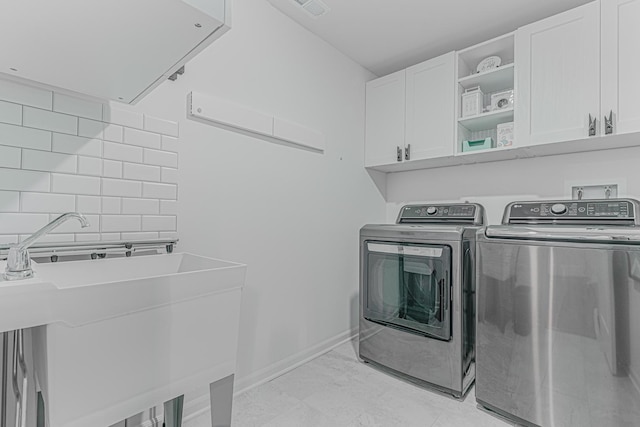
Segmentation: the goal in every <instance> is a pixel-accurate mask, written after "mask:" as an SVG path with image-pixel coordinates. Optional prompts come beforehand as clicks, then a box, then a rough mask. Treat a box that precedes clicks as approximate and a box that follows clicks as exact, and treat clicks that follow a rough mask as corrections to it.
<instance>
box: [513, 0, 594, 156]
mask: <svg viewBox="0 0 640 427" xmlns="http://www.w3.org/2000/svg"><path fill="white" fill-rule="evenodd" d="M516 45H517V49H516V62H517V64H518V77H517V92H518V114H519V116H518V126H517V130H516V140H517V143H518V145H521V146H527V145H536V144H546V143H553V142H561V141H568V140H573V139H581V138H585V137H587V136H589V128H590V124H589V116H591V123H593V120H594V119H595V120H597V119H598V118H599V117H600V4H599V2H593V3H588V4H586V5H584V6H581V7H578V8H575V9H571V10H569V11H567V12H564V13H561V14H559V15H555V16H552V17H550V18H547V19H544V20H542V21H538V22H535V23H533V24H530V25H527V26H526V27H522V28H520V29H518V30H517V31H516ZM592 127H593V125H592ZM595 132H596V129H595V128H594V130H593V136H595V135H596V133H595Z"/></svg>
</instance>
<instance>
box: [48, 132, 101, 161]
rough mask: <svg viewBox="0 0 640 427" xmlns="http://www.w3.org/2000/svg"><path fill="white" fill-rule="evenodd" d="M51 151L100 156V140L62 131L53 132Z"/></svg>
mask: <svg viewBox="0 0 640 427" xmlns="http://www.w3.org/2000/svg"><path fill="white" fill-rule="evenodd" d="M51 151H55V152H57V153H67V154H81V155H83V156H93V157H100V156H102V141H101V140H99V139H92V138H84V137H80V136H75V135H65V134H63V133H53V138H52V142H51Z"/></svg>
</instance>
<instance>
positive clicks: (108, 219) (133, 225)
mask: <svg viewBox="0 0 640 427" xmlns="http://www.w3.org/2000/svg"><path fill="white" fill-rule="evenodd" d="M141 227H142V224H141V217H140V216H139V215H102V231H103V232H104V233H109V232H115V231H118V232H126V231H141V230H142V228H141Z"/></svg>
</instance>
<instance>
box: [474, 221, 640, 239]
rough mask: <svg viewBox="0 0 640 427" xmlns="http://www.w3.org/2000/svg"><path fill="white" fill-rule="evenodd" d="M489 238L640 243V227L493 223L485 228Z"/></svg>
mask: <svg viewBox="0 0 640 427" xmlns="http://www.w3.org/2000/svg"><path fill="white" fill-rule="evenodd" d="M485 235H486V236H487V237H488V238H500V239H514V240H542V241H564V242H583V243H586V242H593V243H626V244H640V227H634V226H631V227H625V226H622V227H616V226H600V227H598V226H594V227H589V226H562V225H492V226H489V227H487V228H486V229H485Z"/></svg>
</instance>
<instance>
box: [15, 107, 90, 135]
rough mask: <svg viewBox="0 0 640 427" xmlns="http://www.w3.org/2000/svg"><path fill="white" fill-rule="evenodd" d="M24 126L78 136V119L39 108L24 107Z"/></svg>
mask: <svg viewBox="0 0 640 427" xmlns="http://www.w3.org/2000/svg"><path fill="white" fill-rule="evenodd" d="M22 124H23V125H24V126H27V127H30V128H36V129H44V130H50V131H53V132H60V133H70V134H72V135H77V134H78V118H77V117H75V116H70V115H68V114H61V113H55V112H52V111H47V110H41V109H39V108H31V107H24V110H23V112H22Z"/></svg>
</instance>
